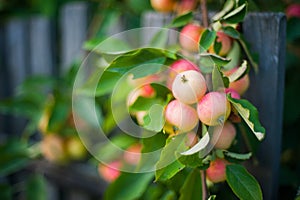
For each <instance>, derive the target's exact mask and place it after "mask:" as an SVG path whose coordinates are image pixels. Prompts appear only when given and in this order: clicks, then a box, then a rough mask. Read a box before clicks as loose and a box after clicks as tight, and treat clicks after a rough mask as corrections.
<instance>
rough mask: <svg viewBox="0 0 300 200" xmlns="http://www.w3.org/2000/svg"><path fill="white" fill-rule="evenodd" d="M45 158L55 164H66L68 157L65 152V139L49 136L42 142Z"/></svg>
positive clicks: (53, 135) (54, 135)
mask: <svg viewBox="0 0 300 200" xmlns="http://www.w3.org/2000/svg"><path fill="white" fill-rule="evenodd" d="M41 152H42V154H43V156H44V157H45V158H46V159H47V160H49V161H51V162H55V163H66V162H67V161H68V156H67V154H66V151H65V146H64V139H63V138H62V137H60V136H59V135H56V134H47V135H45V136H44V138H43V140H42V142H41Z"/></svg>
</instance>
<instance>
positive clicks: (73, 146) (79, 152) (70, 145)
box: [66, 137, 87, 160]
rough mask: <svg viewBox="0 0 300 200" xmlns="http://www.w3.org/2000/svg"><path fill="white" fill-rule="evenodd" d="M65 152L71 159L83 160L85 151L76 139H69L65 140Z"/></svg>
mask: <svg viewBox="0 0 300 200" xmlns="http://www.w3.org/2000/svg"><path fill="white" fill-rule="evenodd" d="M66 151H67V154H68V155H69V157H70V158H71V159H74V160H81V159H83V158H85V156H86V154H87V151H86V148H85V146H84V145H83V144H82V142H81V140H80V139H79V138H78V137H70V138H68V139H67V140H66Z"/></svg>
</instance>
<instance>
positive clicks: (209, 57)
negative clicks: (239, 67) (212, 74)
mask: <svg viewBox="0 0 300 200" xmlns="http://www.w3.org/2000/svg"><path fill="white" fill-rule="evenodd" d="M229 62H230V60H229V59H227V58H223V57H221V56H218V55H215V54H211V53H201V54H200V67H201V64H203V65H205V67H209V68H210V69H211V71H212V70H213V67H214V66H215V65H216V66H218V67H221V66H224V65H226V64H228V63H229ZM201 69H202V68H201Z"/></svg>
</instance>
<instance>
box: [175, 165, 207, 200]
mask: <svg viewBox="0 0 300 200" xmlns="http://www.w3.org/2000/svg"><path fill="white" fill-rule="evenodd" d="M201 198H202V182H201V174H200V170H199V169H197V168H196V169H194V170H193V171H192V172H191V173H190V174H189V175H188V177H187V178H186V180H185V182H184V184H183V186H182V188H181V189H180V197H179V200H199V199H201Z"/></svg>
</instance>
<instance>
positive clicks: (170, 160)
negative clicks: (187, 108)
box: [155, 134, 186, 181]
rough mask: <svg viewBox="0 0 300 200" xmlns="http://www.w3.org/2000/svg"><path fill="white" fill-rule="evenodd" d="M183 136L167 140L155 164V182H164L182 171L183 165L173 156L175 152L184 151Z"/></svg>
mask: <svg viewBox="0 0 300 200" xmlns="http://www.w3.org/2000/svg"><path fill="white" fill-rule="evenodd" d="M184 136H185V135H184V134H180V135H177V136H175V137H172V138H169V139H168V140H167V144H166V146H165V147H164V148H163V150H162V152H161V155H160V158H159V161H158V162H157V164H156V169H157V170H156V173H155V180H156V181H157V180H160V181H166V180H168V179H170V178H172V177H173V176H175V175H176V174H177V173H178V172H179V171H181V170H182V169H184V165H183V164H181V163H180V162H179V161H178V160H177V158H176V155H175V152H182V151H184V150H185V149H186V146H185V141H184Z"/></svg>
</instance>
